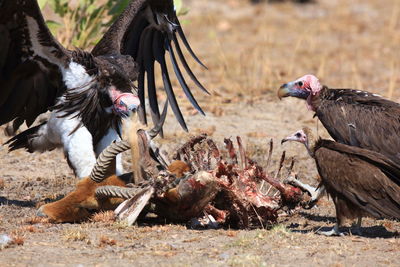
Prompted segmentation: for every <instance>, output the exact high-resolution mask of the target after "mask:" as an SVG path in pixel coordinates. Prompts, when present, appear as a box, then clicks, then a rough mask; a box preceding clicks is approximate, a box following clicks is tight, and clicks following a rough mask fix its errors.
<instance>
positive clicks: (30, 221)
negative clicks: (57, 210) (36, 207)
mask: <svg viewBox="0 0 400 267" xmlns="http://www.w3.org/2000/svg"><path fill="white" fill-rule="evenodd" d="M24 223H27V224H38V223H42V224H47V223H49V219H47V218H43V217H38V216H34V217H29V218H26V219H25V220H24Z"/></svg>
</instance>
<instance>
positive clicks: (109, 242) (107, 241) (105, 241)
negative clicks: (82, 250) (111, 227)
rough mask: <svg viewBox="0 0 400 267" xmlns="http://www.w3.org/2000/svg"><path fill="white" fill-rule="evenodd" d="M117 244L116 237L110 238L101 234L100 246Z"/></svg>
mask: <svg viewBox="0 0 400 267" xmlns="http://www.w3.org/2000/svg"><path fill="white" fill-rule="evenodd" d="M116 244H117V241H116V240H115V239H112V238H109V237H107V236H101V237H100V240H99V245H98V246H99V247H105V246H115V245H116Z"/></svg>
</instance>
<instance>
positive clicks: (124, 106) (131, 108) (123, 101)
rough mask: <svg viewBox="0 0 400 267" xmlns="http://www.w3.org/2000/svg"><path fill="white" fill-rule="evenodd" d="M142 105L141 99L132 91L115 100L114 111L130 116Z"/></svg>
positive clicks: (123, 115)
mask: <svg viewBox="0 0 400 267" xmlns="http://www.w3.org/2000/svg"><path fill="white" fill-rule="evenodd" d="M139 106H140V100H139V98H138V97H137V96H134V95H133V94H132V93H123V94H121V95H119V96H118V97H117V98H116V99H115V100H114V105H113V107H114V111H115V113H116V114H118V115H121V116H122V117H126V116H130V115H131V114H132V113H133V112H136V110H137V109H138V108H139Z"/></svg>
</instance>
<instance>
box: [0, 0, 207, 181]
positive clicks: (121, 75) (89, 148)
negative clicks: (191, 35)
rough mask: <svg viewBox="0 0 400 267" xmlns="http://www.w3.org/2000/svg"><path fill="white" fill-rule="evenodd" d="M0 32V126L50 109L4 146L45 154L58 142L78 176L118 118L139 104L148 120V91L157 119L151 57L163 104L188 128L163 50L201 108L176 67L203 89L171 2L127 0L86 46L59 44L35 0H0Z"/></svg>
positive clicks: (114, 134)
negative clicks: (159, 77)
mask: <svg viewBox="0 0 400 267" xmlns="http://www.w3.org/2000/svg"><path fill="white" fill-rule="evenodd" d="M0 36H1V38H0V39H1V40H0V125H2V124H4V123H7V122H9V121H12V120H14V122H16V123H17V126H18V125H19V124H21V123H22V122H23V121H25V122H26V124H27V125H28V126H30V125H31V124H32V123H33V122H34V121H35V119H36V118H37V116H38V115H39V114H41V113H44V112H46V111H48V110H51V111H52V113H51V116H50V119H49V120H48V121H47V122H44V123H42V124H41V125H39V126H36V127H33V128H30V129H28V130H27V131H25V132H22V133H21V134H19V135H17V136H15V137H14V138H12V139H11V140H9V142H8V144H9V145H10V150H14V149H18V148H26V149H27V150H28V151H30V152H33V151H40V152H43V151H46V150H51V149H54V148H56V147H63V148H64V152H65V154H66V156H67V158H68V161H69V163H70V165H71V167H72V168H73V170H74V171H75V174H76V175H77V176H78V177H85V176H87V175H89V174H90V172H91V170H92V168H93V166H94V164H95V162H96V155H98V154H99V153H100V152H101V151H102V150H103V149H104V148H105V147H107V146H108V145H109V144H110V143H111V142H112V141H113V140H115V139H118V138H119V133H120V132H119V127H120V123H121V117H124V116H126V115H127V114H129V113H130V112H133V111H136V110H137V109H138V110H139V115H140V117H141V119H142V121H143V122H147V120H146V112H145V106H146V105H145V98H146V97H147V98H148V101H149V106H150V113H151V117H152V120H153V122H154V123H155V124H158V122H159V121H160V112H159V107H158V106H159V105H158V102H157V92H156V86H155V81H154V80H155V78H154V75H155V63H158V64H157V65H159V66H160V70H161V71H160V73H161V75H162V79H163V82H164V88H165V92H166V94H167V98H168V102H169V104H170V106H171V107H172V110H173V112H174V114H175V116H176V118H177V119H178V121H179V123H180V125H181V126H182V127H183V128H184V129H185V130H187V127H186V124H185V121H184V119H183V116H182V113H181V111H180V109H179V106H178V103H177V100H176V98H175V95H174V91H173V88H172V85H171V81H170V78H169V72H168V69H167V64H166V58H165V57H166V56H167V55H166V53H167V54H168V56H167V58H169V59H170V61H171V63H172V66H173V69H174V73H175V75H176V77H177V78H178V81H179V83H180V85H181V87H182V89H183V91H184V93H185V94H186V96H187V98H188V99H189V100H190V102H191V103H192V104H193V106H194V107H195V108H197V109H198V110H199V112H200V113H202V114H204V113H203V111H202V110H201V108H200V106H199V105H198V104H197V102H196V100H195V99H194V97H193V95H192V93H191V91H190V90H189V88H188V85H187V83H186V81H185V79H184V76H183V73H182V71H181V67H180V65H181V66H183V69H184V70H185V71H186V73H187V75H188V76H189V77H190V78H191V79H192V80H193V81H194V83H195V84H196V85H197V86H198V87H200V88H201V89H202V90H203V91H205V92H207V91H206V89H205V88H204V87H203V86H202V85H201V84H200V82H199V81H198V80H197V78H196V77H195V75H194V74H193V72H192V71H191V69H190V68H189V66H188V63H187V62H186V60H185V58H184V56H183V53H182V50H181V46H180V43H181V44H183V45H184V46H185V47H186V48H187V50H188V51H189V53H190V54H191V55H192V56H193V57H194V59H195V60H196V61H198V62H199V63H200V64H201V62H200V61H199V60H198V58H197V57H196V56H195V54H194V53H193V51H192V49H191V48H190V46H189V44H188V41H187V40H186V37H185V35H184V33H183V30H182V27H181V25H180V23H179V20H178V18H177V16H176V13H175V10H174V4H173V0H132V1H131V2H130V4H129V5H128V7H127V8H126V9H125V10H124V11H123V13H122V14H121V15H120V16H119V17H118V18H117V20H116V21H115V22H114V24H113V25H112V26H111V27H110V29H109V30H108V31H107V32H106V34H105V35H104V36H103V38H102V39H101V40H100V42H99V43H98V44H97V45H96V46H95V47H94V49H93V51H92V52H86V51H82V50H75V51H70V50H67V49H65V48H64V47H63V46H61V45H60V43H58V41H57V40H56V39H55V38H54V37H53V36H52V35H51V33H50V31H49V29H48V28H47V26H46V24H45V21H44V19H43V16H42V14H41V12H40V9H39V6H38V4H37V2H36V0H13V1H10V0H0ZM179 38H180V40H178V39H179ZM178 61H180V64H179V63H178ZM134 82H137V86H136V85H135V84H134ZM145 88H147V93H146V89H145ZM146 95H147V96H146ZM117 161H118V162H119V163H117V166H118V167H122V165H121V164H120V160H117ZM121 172H122V170H120V168H117V173H121Z"/></svg>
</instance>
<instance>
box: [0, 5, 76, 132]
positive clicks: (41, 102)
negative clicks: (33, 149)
mask: <svg viewBox="0 0 400 267" xmlns="http://www.w3.org/2000/svg"><path fill="white" fill-rule="evenodd" d="M0 36H1V38H0V125H1V124H4V123H6V122H9V121H11V120H13V119H16V118H17V119H18V121H26V123H27V125H28V126H30V125H31V124H32V123H33V122H34V120H35V119H36V117H37V116H38V115H39V114H41V113H43V112H46V111H47V110H48V108H49V107H50V106H52V105H54V104H55V99H56V98H57V97H58V96H60V94H61V93H62V92H61V91H62V90H63V89H62V88H63V87H62V86H60V83H61V82H62V77H61V72H60V67H64V66H65V65H66V64H67V62H68V58H69V55H68V51H67V50H65V49H64V48H63V47H62V46H61V45H60V44H59V43H58V42H57V41H56V40H55V39H54V38H53V36H52V35H51V33H50V31H49V29H48V28H47V26H46V24H45V22H44V19H43V17H42V14H41V12H40V9H39V6H38V4H37V2H36V1H34V0H32V1H27V0H13V1H9V0H0Z"/></svg>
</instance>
